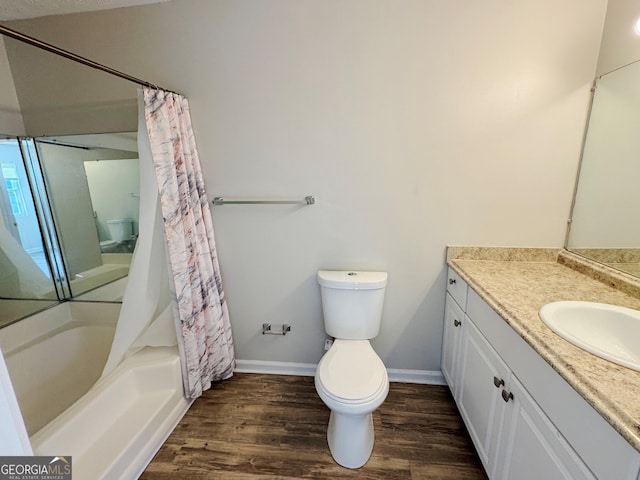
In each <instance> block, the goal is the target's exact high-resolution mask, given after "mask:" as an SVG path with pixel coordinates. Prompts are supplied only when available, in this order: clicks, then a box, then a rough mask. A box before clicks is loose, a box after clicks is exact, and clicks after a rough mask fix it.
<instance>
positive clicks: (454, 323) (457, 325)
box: [453, 318, 462, 327]
mask: <svg viewBox="0 0 640 480" xmlns="http://www.w3.org/2000/svg"><path fill="white" fill-rule="evenodd" d="M460 325H462V322H461V321H460V320H457V319H455V318H454V319H453V326H454V327H459V326H460Z"/></svg>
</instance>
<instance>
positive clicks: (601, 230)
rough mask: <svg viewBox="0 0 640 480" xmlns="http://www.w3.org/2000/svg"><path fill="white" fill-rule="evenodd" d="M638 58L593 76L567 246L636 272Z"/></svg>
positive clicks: (639, 247) (639, 245) (639, 255)
mask: <svg viewBox="0 0 640 480" xmlns="http://www.w3.org/2000/svg"><path fill="white" fill-rule="evenodd" d="M638 78H640V62H636V63H632V64H630V65H627V66H625V67H623V68H620V69H618V70H615V71H613V72H611V73H608V74H606V75H603V76H602V77H599V78H598V79H597V80H596V82H595V90H594V96H593V105H592V109H591V114H590V117H589V123H588V129H587V135H586V137H585V143H584V151H583V155H582V160H581V166H580V172H579V176H578V183H577V188H576V193H575V199H574V206H573V209H572V215H571V222H570V226H569V233H568V236H567V242H566V247H567V249H569V250H571V251H573V252H575V253H578V254H581V255H584V256H587V257H589V258H591V259H593V260H596V261H598V262H601V263H605V264H607V265H609V266H612V267H614V268H618V269H620V270H623V271H625V272H627V273H630V274H633V275H640V223H639V222H637V221H636V220H635V219H636V217H637V215H636V214H635V211H636V209H637V205H639V204H640V189H639V188H638V186H637V183H638V178H640V163H639V162H638V156H640V135H638V132H639V131H640V84H639V83H638V81H637V79H638Z"/></svg>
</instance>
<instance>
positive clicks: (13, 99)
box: [0, 36, 24, 135]
mask: <svg viewBox="0 0 640 480" xmlns="http://www.w3.org/2000/svg"><path fill="white" fill-rule="evenodd" d="M0 134H4V135H24V123H23V122H22V115H21V114H20V105H19V104H18V97H17V94H16V88H15V85H14V83H13V77H12V76H11V67H10V66H9V59H8V58H7V52H6V50H5V46H4V37H2V36H0Z"/></svg>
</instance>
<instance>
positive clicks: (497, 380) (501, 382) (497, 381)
mask: <svg viewBox="0 0 640 480" xmlns="http://www.w3.org/2000/svg"><path fill="white" fill-rule="evenodd" d="M493 384H494V385H495V386H496V388H500V387H501V386H503V385H504V380H503V379H501V378H498V377H493Z"/></svg>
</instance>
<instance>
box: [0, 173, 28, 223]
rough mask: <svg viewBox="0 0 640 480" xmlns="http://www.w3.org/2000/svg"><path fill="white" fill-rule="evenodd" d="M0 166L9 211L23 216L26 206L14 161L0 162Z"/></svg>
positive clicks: (25, 212)
mask: <svg viewBox="0 0 640 480" xmlns="http://www.w3.org/2000/svg"><path fill="white" fill-rule="evenodd" d="M0 166H1V167H2V176H3V177H4V182H5V184H6V186H7V195H8V197H9V204H10V206H11V212H12V213H13V214H14V215H15V216H16V217H23V216H25V215H26V214H27V207H26V204H25V202H24V195H23V194H22V187H21V186H20V179H19V178H18V169H17V168H16V165H15V163H9V162H0Z"/></svg>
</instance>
